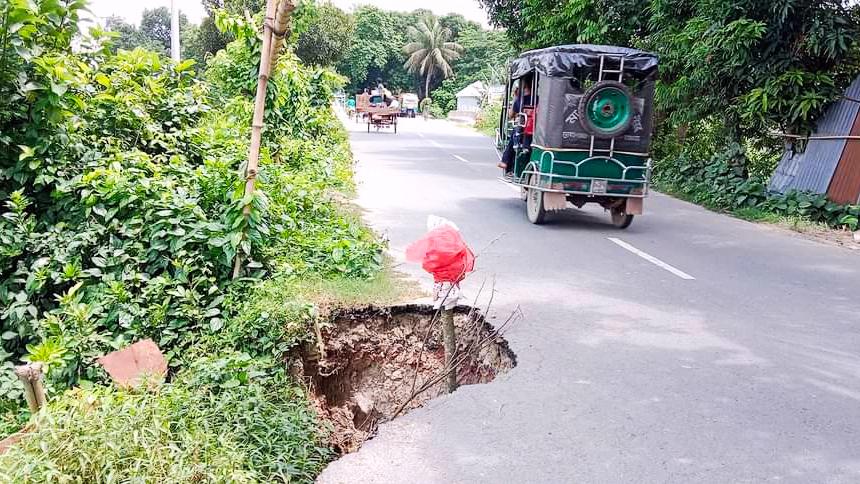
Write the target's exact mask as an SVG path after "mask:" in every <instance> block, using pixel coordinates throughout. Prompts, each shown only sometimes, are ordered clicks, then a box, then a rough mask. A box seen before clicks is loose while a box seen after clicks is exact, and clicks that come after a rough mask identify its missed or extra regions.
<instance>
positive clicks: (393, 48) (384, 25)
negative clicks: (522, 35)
mask: <svg viewBox="0 0 860 484" xmlns="http://www.w3.org/2000/svg"><path fill="white" fill-rule="evenodd" d="M351 17H352V18H353V19H354V25H355V30H354V33H353V36H352V38H351V40H350V41H349V42H348V43H345V45H346V48H345V49H344V54H343V56H342V57H341V58H340V59H338V61H337V63H336V66H337V70H338V72H340V73H341V74H343V75H344V76H346V77H347V78H348V79H349V82H348V84H347V89H346V90H347V92H348V93H355V92H357V91H358V90H360V89H363V88H365V87H368V86H375V85H376V80H377V79H382V81H383V82H384V83H385V85H386V87H388V88H389V89H391V90H392V92H398V91H402V92H414V93H416V94H418V96H419V97H420V98H421V99H424V98H426V97H428V96H429V97H430V98H432V100H433V102H432V104H431V111H432V112H433V115H434V116H437V117H444V116H445V115H447V114H448V112H449V111H453V110H454V109H456V107H457V99H456V94H457V92H459V91H460V90H462V89H463V88H465V87H466V86H468V85H469V84H472V83H474V82H476V81H481V82H483V83H485V85H491V84H499V83H501V82H503V80H502V79H503V77H504V71H505V63H506V62H507V60H508V59H510V58H511V57H513V54H514V51H513V48H512V47H511V45H510V42H509V41H508V40H507V39H506V38H505V34H504V32H502V31H495V30H486V29H483V28H482V27H481V26H480V25H479V24H478V23H476V22H472V21H469V20H466V19H465V18H464V17H463V16H461V15H457V14H448V15H443V16H436V15H433V13H432V12H430V11H429V10H415V11H412V12H408V13H407V12H391V11H385V10H381V9H379V8H376V7H372V6H362V7H359V8H357V9H356V10H355V12H354V13H353V14H351ZM417 45H436V46H438V47H440V51H439V52H440V53H443V54H444V56H443V58H442V59H432V60H433V62H432V64H430V65H428V66H424V68H422V67H421V66H419V67H418V68H414V67H413V66H414V65H415V63H414V62H412V61H411V60H410V56H411V55H412V53H413V52H415V50H414V49H413V47H415V46H417ZM443 61H444V62H443Z"/></svg>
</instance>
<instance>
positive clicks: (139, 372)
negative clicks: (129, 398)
mask: <svg viewBox="0 0 860 484" xmlns="http://www.w3.org/2000/svg"><path fill="white" fill-rule="evenodd" d="M98 361H99V363H100V364H101V365H102V366H103V367H104V368H105V370H107V372H108V374H109V375H110V376H111V378H113V381H114V382H115V383H116V384H117V385H119V386H123V387H134V386H138V385H140V384H141V383H146V382H148V381H152V380H153V379H157V381H161V380H163V379H164V375H165V374H167V360H165V359H164V355H163V354H162V353H161V350H159V349H158V346H157V345H156V344H155V343H154V342H153V341H152V340H151V339H147V340H143V341H138V342H137V343H134V344H133V345H131V346H128V347H127V348H124V349H122V350H119V351H114V352H113V353H108V354H106V355H105V356H103V357H101V358H99V360H98Z"/></svg>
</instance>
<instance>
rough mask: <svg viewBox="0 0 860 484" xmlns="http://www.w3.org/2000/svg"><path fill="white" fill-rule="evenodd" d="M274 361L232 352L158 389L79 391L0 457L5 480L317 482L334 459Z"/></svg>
mask: <svg viewBox="0 0 860 484" xmlns="http://www.w3.org/2000/svg"><path fill="white" fill-rule="evenodd" d="M323 438H324V435H323V434H322V433H320V431H319V430H318V429H317V424H316V420H315V416H314V414H313V412H312V411H311V410H309V408H308V402H307V397H306V395H305V394H304V391H303V390H301V389H300V388H299V387H298V386H297V385H296V384H295V383H294V382H292V381H291V380H290V378H289V377H288V376H287V375H286V373H285V371H284V370H283V368H281V367H280V365H278V364H277V363H276V362H274V360H271V359H260V358H257V359H255V358H251V357H250V356H248V355H244V354H240V353H235V352H233V353H227V354H224V355H221V356H219V357H216V358H208V359H204V360H200V361H198V362H196V363H195V364H194V365H193V366H192V367H191V368H190V369H188V370H186V371H184V372H182V373H180V374H179V375H178V376H177V378H176V379H175V381H174V382H172V383H167V384H164V385H162V386H160V387H159V388H157V390H156V391H130V390H113V389H109V388H105V387H93V388H90V389H81V388H79V389H75V390H72V391H70V392H68V393H67V394H66V395H64V396H62V397H60V398H58V399H56V400H55V401H53V402H52V404H51V411H50V412H46V413H43V414H41V415H40V416H39V417H38V420H37V425H35V426H34V430H33V431H32V432H31V433H29V434H28V435H27V436H26V437H25V438H24V440H23V441H21V442H20V443H19V444H18V445H17V446H15V447H13V448H12V449H10V450H9V451H8V452H7V453H6V454H3V455H0V469H3V470H4V479H3V482H10V483H25V482H159V483H174V482H240V483H241V482H312V481H313V478H314V477H315V476H316V474H317V473H318V472H319V471H320V470H321V469H322V467H323V466H324V465H325V464H326V463H327V462H328V460H329V459H330V457H331V453H330V451H329V450H328V449H326V448H325V447H324V446H323V444H322V442H323Z"/></svg>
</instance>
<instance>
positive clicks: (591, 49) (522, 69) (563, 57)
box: [511, 44, 659, 79]
mask: <svg viewBox="0 0 860 484" xmlns="http://www.w3.org/2000/svg"><path fill="white" fill-rule="evenodd" d="M601 54H604V55H605V54H609V55H613V56H616V57H617V56H624V70H625V71H626V72H630V73H633V74H638V75H639V76H642V77H646V76H648V75H650V74H653V73H656V72H657V64H658V62H659V59H658V57H657V55H656V54H652V53H650V52H644V51H641V50H636V49H629V48H627V47H615V46H610V45H589V44H571V45H558V46H555V47H547V48H545V49H536V50H530V51H527V52H524V53H523V54H522V55H520V56H519V57H517V58H516V59H514V60H513V61H512V62H511V78H513V79H517V78H520V77H522V76H524V75H526V74H528V73H529V72H531V71H533V70H536V71H538V72H540V73H541V74H542V75H544V76H549V77H565V78H570V77H577V76H579V75H581V74H583V73H586V72H587V71H590V70H596V69H599V67H600V56H601Z"/></svg>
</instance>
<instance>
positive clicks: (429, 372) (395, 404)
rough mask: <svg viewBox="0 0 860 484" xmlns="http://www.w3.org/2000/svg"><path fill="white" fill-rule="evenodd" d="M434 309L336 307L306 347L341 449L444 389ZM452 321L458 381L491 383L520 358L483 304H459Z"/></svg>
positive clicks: (317, 394) (313, 381)
mask: <svg viewBox="0 0 860 484" xmlns="http://www.w3.org/2000/svg"><path fill="white" fill-rule="evenodd" d="M435 313H436V312H435V310H434V309H433V308H432V307H431V306H426V305H406V306H395V307H387V308H380V307H368V308H362V309H357V310H350V311H340V312H336V313H335V314H333V315H332V318H331V322H330V324H327V325H325V326H323V328H322V329H321V332H322V341H323V342H324V344H323V348H314V349H312V350H306V352H305V354H304V355H303V357H304V358H303V359H304V373H305V376H306V378H308V379H309V380H310V387H311V388H310V389H311V395H312V398H313V400H314V403H315V405H316V406H317V410H318V411H319V414H320V416H322V417H323V418H324V419H326V420H328V421H329V422H330V423H331V424H332V426H333V427H334V432H333V434H332V439H331V440H332V442H331V444H332V445H333V446H334V447H335V448H337V449H338V450H339V451H341V452H343V453H348V452H353V451H355V450H357V449H358V447H360V446H361V444H362V443H363V442H364V441H365V440H367V439H368V438H370V437H372V435H373V433H374V432H375V431H376V428H377V426H378V425H379V423H381V422H384V421H387V420H390V419H392V418H395V417H397V416H398V415H402V414H403V413H405V412H407V411H409V410H411V409H413V408H417V407H420V406H422V405H423V404H425V403H426V402H427V401H428V400H430V399H432V398H435V397H437V396H439V395H442V394H444V393H445V392H446V390H445V378H444V374H445V351H444V348H443V345H442V329H441V325H440V323H439V319H438V317H437V318H435V320H434V314H435ZM431 321H432V325H431ZM454 324H455V326H456V332H457V356H456V357H455V359H456V361H457V363H458V365H457V380H458V382H459V384H460V385H473V384H477V383H487V382H490V381H492V380H493V379H494V378H495V377H496V376H497V375H499V374H500V373H504V372H505V371H507V370H509V369H511V368H513V367H514V366H515V365H516V357H515V355H514V353H513V352H512V351H511V350H510V349H509V348H508V345H507V342H506V341H505V340H504V339H503V338H502V337H501V336H500V335H499V334H498V332H497V331H496V330H495V329H494V328H493V327H492V326H490V324H489V323H487V322H486V321H485V320H484V316H483V315H482V314H481V313H480V312H479V311H477V310H475V309H473V308H469V307H465V306H462V307H458V308H457V309H456V310H455V318H454ZM422 389H423V391H421V390H422Z"/></svg>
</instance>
